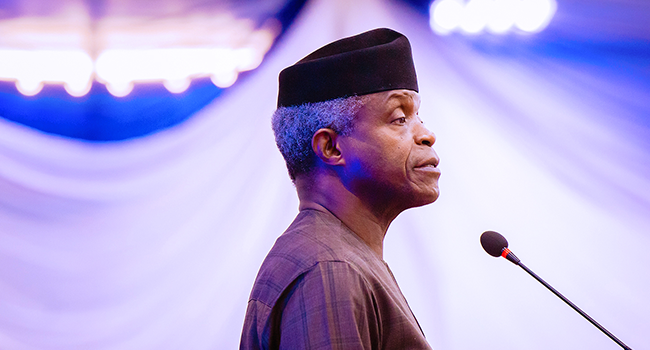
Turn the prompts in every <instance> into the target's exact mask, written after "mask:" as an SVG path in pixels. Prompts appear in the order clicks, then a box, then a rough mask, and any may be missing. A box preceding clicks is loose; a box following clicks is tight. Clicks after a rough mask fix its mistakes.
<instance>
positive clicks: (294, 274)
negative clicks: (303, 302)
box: [251, 210, 376, 306]
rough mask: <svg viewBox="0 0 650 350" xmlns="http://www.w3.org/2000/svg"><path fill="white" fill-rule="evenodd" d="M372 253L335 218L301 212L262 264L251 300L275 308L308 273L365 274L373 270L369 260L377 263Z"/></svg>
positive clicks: (332, 275) (325, 214)
mask: <svg viewBox="0 0 650 350" xmlns="http://www.w3.org/2000/svg"><path fill="white" fill-rule="evenodd" d="M369 252H370V250H369V248H368V247H367V246H365V245H364V243H362V242H361V241H360V239H359V238H358V237H356V235H355V234H354V233H352V232H351V231H350V230H349V229H347V228H346V227H345V226H344V225H343V224H342V223H341V222H340V221H339V220H338V219H337V218H336V217H334V216H333V215H331V214H327V213H322V212H316V211H314V210H309V211H306V212H301V213H300V214H299V215H298V217H296V220H294V222H293V223H292V224H291V226H289V228H288V229H287V231H285V233H284V234H282V236H280V237H279V238H278V239H277V241H276V243H275V245H274V246H273V248H272V249H271V251H270V252H269V253H268V255H267V257H266V259H265V260H264V262H263V263H262V266H261V268H260V271H259V273H258V275H257V279H256V281H255V285H254V286H253V291H252V292H251V299H254V300H258V301H260V302H263V303H265V304H267V305H269V306H271V305H273V304H274V303H275V301H276V300H277V299H278V298H279V297H280V294H281V293H282V292H283V291H284V290H285V289H287V288H288V287H289V285H290V284H292V283H295V281H296V279H298V278H299V277H301V276H303V277H304V276H306V275H308V274H310V275H311V274H314V275H315V274H328V275H329V276H330V277H332V278H339V277H341V276H342V274H343V273H346V274H356V275H363V272H364V271H366V270H370V268H368V267H367V265H368V263H369V261H370V262H372V261H371V260H373V259H375V260H376V258H374V257H372V256H370V255H369V254H371V253H369ZM343 266H346V268H345V269H342V267H343Z"/></svg>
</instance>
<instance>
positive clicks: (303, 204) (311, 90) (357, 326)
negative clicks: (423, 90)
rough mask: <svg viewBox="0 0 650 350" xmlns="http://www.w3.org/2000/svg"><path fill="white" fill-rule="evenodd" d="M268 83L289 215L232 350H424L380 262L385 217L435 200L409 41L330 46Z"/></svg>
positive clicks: (435, 174) (349, 41)
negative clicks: (275, 93)
mask: <svg viewBox="0 0 650 350" xmlns="http://www.w3.org/2000/svg"><path fill="white" fill-rule="evenodd" d="M279 80H280V90H279V97H278V109H277V110H276V112H275V114H274V116H273V130H274V132H275V136H276V143H277V145H278V148H279V149H280V151H281V153H282V155H283V156H284V158H285V161H286V163H287V168H288V170H289V175H290V177H291V179H292V180H293V182H294V184H295V187H296V190H297V192H298V197H299V200H300V207H299V210H300V212H299V214H298V216H297V217H296V219H295V220H294V222H293V223H292V224H291V226H289V228H288V229H287V230H286V231H285V233H284V234H282V236H280V237H279V238H278V240H277V241H276V243H275V245H274V246H273V248H272V249H271V251H270V252H269V254H268V256H267V257H266V259H265V261H264V263H263V264H262V267H261V268H260V271H259V273H258V275H257V279H256V281H255V285H254V286H253V290H252V292H251V296H250V300H249V302H248V309H247V312H246V318H245V321H244V329H243V332H242V338H241V345H240V348H241V349H430V347H429V345H428V343H427V341H426V339H425V338H424V334H423V333H422V330H421V329H420V326H419V325H418V323H417V321H416V319H415V317H414V315H413V313H412V312H411V310H410V308H409V306H408V304H407V302H406V300H405V299H404V296H403V295H402V293H401V292H400V290H399V287H398V286H397V282H396V281H395V279H394V277H393V275H392V273H391V271H390V269H389V268H388V265H387V264H386V263H385V262H384V261H383V259H382V256H383V255H382V254H383V240H384V236H385V234H386V231H387V230H388V226H389V225H390V223H391V222H392V221H393V219H395V218H396V217H397V215H398V214H400V213H401V212H402V211H404V210H406V209H408V208H412V207H417V206H421V205H425V204H429V203H432V202H433V201H435V200H436V199H437V198H438V178H439V176H440V171H439V170H438V168H437V166H438V156H437V155H436V153H435V151H434V150H433V148H432V146H433V143H434V142H435V140H436V139H435V136H434V134H433V133H431V132H430V131H429V130H427V129H426V128H425V127H424V125H423V124H422V120H421V119H420V117H419V116H418V109H419V106H420V97H419V95H418V85H417V78H416V75H415V68H414V65H413V60H412V57H411V47H410V44H409V42H408V39H407V38H406V37H405V36H403V35H402V34H400V33H397V32H395V31H392V30H390V29H376V30H372V31H369V32H365V33H362V34H359V35H356V36H353V37H349V38H345V39H341V40H339V41H335V42H333V43H331V44H329V45H326V46H324V47H322V48H320V49H318V50H316V51H315V52H313V53H312V54H310V55H308V56H307V57H305V58H304V59H302V60H301V61H299V62H298V63H296V64H295V65H293V66H290V67H288V68H286V69H285V70H283V71H282V72H281V73H280V79H279Z"/></svg>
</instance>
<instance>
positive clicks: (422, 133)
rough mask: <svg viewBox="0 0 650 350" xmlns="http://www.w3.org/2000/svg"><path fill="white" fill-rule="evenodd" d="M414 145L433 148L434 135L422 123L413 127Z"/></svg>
mask: <svg viewBox="0 0 650 350" xmlns="http://www.w3.org/2000/svg"><path fill="white" fill-rule="evenodd" d="M414 136H415V143H417V144H418V145H425V146H429V147H431V146H433V144H434V143H436V135H435V134H434V133H433V132H432V131H431V130H429V129H427V127H426V126H424V124H423V123H417V125H416V126H415V134H414Z"/></svg>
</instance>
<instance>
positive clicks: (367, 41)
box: [278, 28, 418, 107]
mask: <svg viewBox="0 0 650 350" xmlns="http://www.w3.org/2000/svg"><path fill="white" fill-rule="evenodd" d="M279 79H280V91H279V94H278V107H289V106H297V105H301V104H303V103H307V102H312V103H313V102H322V101H327V100H332V99H335V98H339V97H349V96H354V95H366V94H371V93H375V92H381V91H387V90H396V89H407V90H413V91H416V92H418V81H417V77H416V75H415V66H414V65H413V57H412V56H411V44H410V43H409V41H408V39H407V38H406V37H405V36H404V35H402V34H400V33H398V32H396V31H394V30H391V29H387V28H380V29H374V30H371V31H368V32H365V33H361V34H358V35H355V36H351V37H348V38H344V39H341V40H337V41H335V42H333V43H330V44H328V45H325V46H323V47H321V48H320V49H318V50H316V51H314V52H312V53H311V54H309V55H308V56H307V57H305V58H303V59H302V60H300V61H298V62H297V63H296V64H294V65H293V66H290V67H287V68H285V69H284V70H282V72H280V78H279Z"/></svg>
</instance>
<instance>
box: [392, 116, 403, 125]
mask: <svg viewBox="0 0 650 350" xmlns="http://www.w3.org/2000/svg"><path fill="white" fill-rule="evenodd" d="M393 123H397V124H406V117H401V118H397V119H395V120H393Z"/></svg>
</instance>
